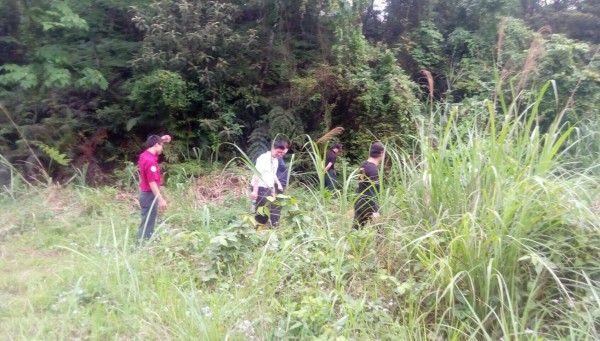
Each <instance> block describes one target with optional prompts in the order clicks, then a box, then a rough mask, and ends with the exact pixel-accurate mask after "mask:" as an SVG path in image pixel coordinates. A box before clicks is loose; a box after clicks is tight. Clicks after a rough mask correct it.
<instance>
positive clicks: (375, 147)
mask: <svg viewBox="0 0 600 341" xmlns="http://www.w3.org/2000/svg"><path fill="white" fill-rule="evenodd" d="M384 150H385V148H383V145H381V143H373V144H372V145H371V148H370V149H369V156H371V157H378V156H379V155H381V153H383V151H384Z"/></svg>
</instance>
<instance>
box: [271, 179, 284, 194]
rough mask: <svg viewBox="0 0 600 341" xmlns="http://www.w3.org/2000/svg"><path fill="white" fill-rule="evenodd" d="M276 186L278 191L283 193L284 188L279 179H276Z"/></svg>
mask: <svg viewBox="0 0 600 341" xmlns="http://www.w3.org/2000/svg"><path fill="white" fill-rule="evenodd" d="M275 185H276V186H277V189H278V190H280V191H282V192H283V186H281V181H279V178H278V177H275ZM273 193H274V194H273V196H275V189H273Z"/></svg>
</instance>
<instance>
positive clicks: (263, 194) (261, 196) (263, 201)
mask: <svg viewBox="0 0 600 341" xmlns="http://www.w3.org/2000/svg"><path fill="white" fill-rule="evenodd" d="M270 194H271V193H270V191H269V189H268V188H264V187H259V188H258V197H257V198H256V214H255V215H254V219H256V229H257V230H259V231H260V230H262V229H263V228H264V226H265V224H266V223H267V222H268V221H269V215H268V214H267V213H265V212H263V213H262V214H259V213H258V210H259V209H260V208H261V207H265V208H268V207H269V205H267V203H268V200H267V197H268V196H269V195H270Z"/></svg>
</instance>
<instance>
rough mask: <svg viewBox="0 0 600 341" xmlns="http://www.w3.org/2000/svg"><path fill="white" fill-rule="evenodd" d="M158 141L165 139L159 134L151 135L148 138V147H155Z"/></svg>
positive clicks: (161, 141)
mask: <svg viewBox="0 0 600 341" xmlns="http://www.w3.org/2000/svg"><path fill="white" fill-rule="evenodd" d="M157 143H163V140H162V139H161V138H160V136H158V135H150V136H148V139H147V140H146V148H150V147H154V145H155V144H157Z"/></svg>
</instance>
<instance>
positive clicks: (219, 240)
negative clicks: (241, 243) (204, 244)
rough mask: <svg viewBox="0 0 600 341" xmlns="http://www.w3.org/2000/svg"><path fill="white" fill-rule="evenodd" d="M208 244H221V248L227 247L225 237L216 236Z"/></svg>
mask: <svg viewBox="0 0 600 341" xmlns="http://www.w3.org/2000/svg"><path fill="white" fill-rule="evenodd" d="M210 243H211V244H221V245H223V246H228V243H227V238H226V236H216V237H213V238H211V240H210Z"/></svg>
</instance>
